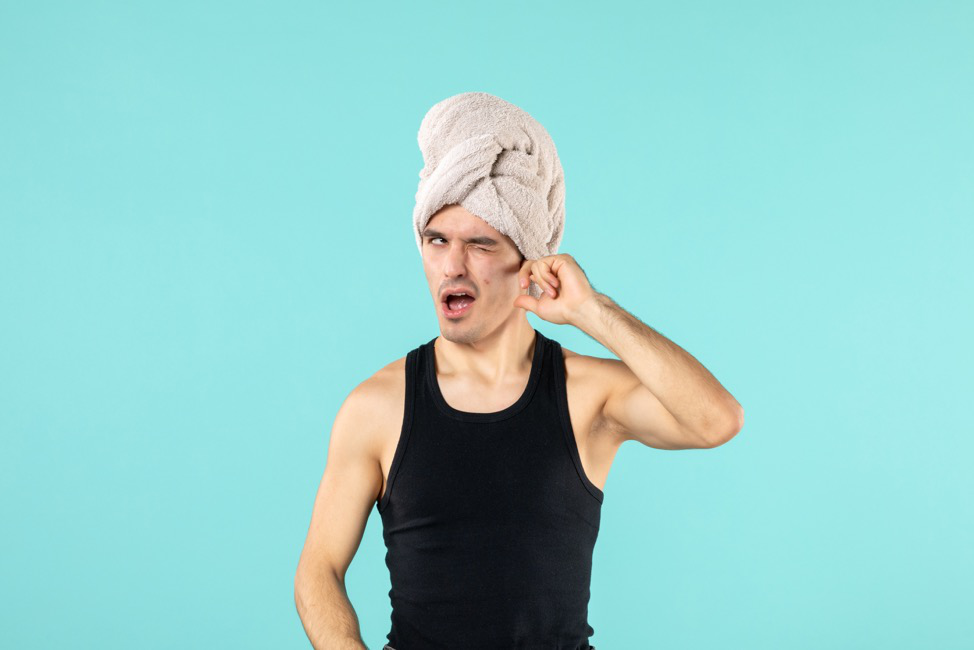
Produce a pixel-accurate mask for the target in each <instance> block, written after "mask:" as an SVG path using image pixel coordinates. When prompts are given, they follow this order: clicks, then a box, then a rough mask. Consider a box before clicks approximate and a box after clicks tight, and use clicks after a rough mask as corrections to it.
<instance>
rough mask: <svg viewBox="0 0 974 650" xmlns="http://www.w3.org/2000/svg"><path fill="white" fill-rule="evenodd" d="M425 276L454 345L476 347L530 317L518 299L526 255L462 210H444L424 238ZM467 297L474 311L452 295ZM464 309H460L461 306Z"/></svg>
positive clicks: (455, 207)
mask: <svg viewBox="0 0 974 650" xmlns="http://www.w3.org/2000/svg"><path fill="white" fill-rule="evenodd" d="M422 254H423V271H424V272H425V273H426V281H427V283H429V288H430V294H431V295H432V297H433V304H434V305H436V313H437V318H438V320H439V322H440V331H441V332H442V333H443V336H444V337H445V338H447V339H449V340H451V341H457V342H473V341H477V340H479V339H481V338H483V337H484V336H486V335H487V334H488V333H490V332H492V331H494V330H496V329H497V328H499V327H500V326H501V325H502V324H503V323H504V322H505V321H508V320H509V319H511V318H517V317H522V318H523V317H525V316H526V314H525V312H524V310H523V309H521V308H519V307H515V306H514V299H515V298H516V297H517V296H519V295H522V294H527V293H528V290H527V289H521V288H520V287H519V286H518V271H519V270H520V269H521V263H522V262H523V261H524V255H522V254H521V252H520V251H519V250H518V248H517V246H516V245H515V244H514V241H513V240H512V239H511V238H510V237H508V236H507V235H504V234H503V233H501V232H498V231H497V230H495V229H494V228H493V227H491V226H490V225H489V224H488V223H487V222H486V221H484V220H483V219H481V218H480V217H478V216H476V215H474V214H471V213H470V212H468V211H467V210H466V209H464V208H463V207H462V206H460V205H447V206H444V207H443V208H441V209H440V210H438V211H437V212H436V213H435V214H434V215H433V217H432V218H431V219H430V220H429V222H428V223H427V224H426V228H424V230H423V233H422ZM459 292H463V293H466V294H467V295H468V296H470V297H471V298H472V302H470V304H469V306H466V307H463V306H462V305H463V300H466V301H469V300H470V298H467V299H459V300H458V299H455V298H450V297H449V296H448V294H452V293H459ZM458 306H459V307H460V309H457V307H458Z"/></svg>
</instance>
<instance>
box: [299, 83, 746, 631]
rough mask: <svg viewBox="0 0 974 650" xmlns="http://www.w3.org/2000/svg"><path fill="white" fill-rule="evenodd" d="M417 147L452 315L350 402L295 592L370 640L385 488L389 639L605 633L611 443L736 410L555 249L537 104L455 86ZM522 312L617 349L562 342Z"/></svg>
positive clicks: (435, 278) (698, 368)
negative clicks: (363, 577)
mask: <svg viewBox="0 0 974 650" xmlns="http://www.w3.org/2000/svg"><path fill="white" fill-rule="evenodd" d="M420 146H421V148H422V149H423V153H424V158H425V160H426V167H425V168H424V170H423V172H421V174H420V176H421V179H422V180H421V184H420V191H419V192H418V193H417V206H416V210H415V211H414V230H415V234H416V237H417V243H418V245H419V249H420V252H421V255H422V261H423V269H424V272H425V274H426V280H427V282H428V284H429V288H430V293H431V295H432V297H433V302H434V305H435V306H436V309H437V318H438V321H439V329H440V335H439V336H438V337H436V338H434V339H432V340H430V341H429V342H428V343H426V344H423V345H420V346H418V347H417V348H415V349H413V350H412V351H410V352H409V353H408V354H407V355H406V356H405V357H402V358H400V359H398V360H396V361H394V362H392V363H390V364H389V365H387V366H386V367H384V368H382V369H381V370H379V371H378V372H376V373H375V374H374V375H373V376H371V377H370V378H368V379H367V380H366V381H364V382H362V383H361V384H360V385H359V386H357V387H356V388H355V389H354V390H353V391H352V392H351V393H350V394H349V395H348V397H347V398H346V399H345V401H344V402H343V404H342V406H341V408H340V409H339V412H338V415H337V417H336V419H335V424H334V427H333V429H332V433H331V439H330V442H329V450H328V461H327V465H326V468H325V471H324V475H323V477H322V480H321V485H320V487H319V489H318V494H317V497H316V499H315V504H314V509H313V513H312V520H311V525H310V528H309V531H308V536H307V539H306V541H305V545H304V549H303V551H302V554H301V558H300V560H299V564H298V569H297V573H296V576H295V601H296V604H297V609H298V612H299V614H300V617H301V620H302V623H303V625H304V627H305V631H306V632H307V634H308V637H309V639H310V640H311V641H312V644H313V645H314V647H315V648H317V649H318V650H322V649H325V648H329V649H330V648H335V649H338V648H343V649H344V648H356V649H362V648H366V646H365V645H364V644H363V642H362V639H361V633H360V630H359V625H358V620H357V617H356V615H355V612H354V610H353V608H352V606H351V603H350V602H349V600H348V596H347V593H346V591H345V586H344V578H345V572H346V570H347V568H348V566H349V564H350V563H351V560H352V557H353V556H354V554H355V552H356V550H357V548H358V545H359V543H360V541H361V538H362V534H363V531H364V529H365V525H366V522H367V520H368V517H369V514H370V511H371V509H372V507H373V506H374V507H376V509H377V510H378V511H379V513H380V516H381V518H382V524H383V538H384V540H385V543H386V546H387V549H388V552H387V555H386V564H387V565H388V567H389V570H390V576H391V578H392V590H391V591H390V592H389V596H390V598H391V601H392V605H393V612H392V629H391V631H390V632H389V634H388V635H387V640H388V643H387V644H386V645H385V646H384V648H385V650H439V649H458V648H464V649H481V648H482V649H487V648H490V649H498V648H517V647H539V648H540V647H545V648H560V649H565V650H567V649H569V648H570V649H572V650H578V649H579V648H582V649H590V650H594V648H595V646H591V645H589V637H590V636H591V635H592V634H593V632H594V630H593V629H592V627H591V626H590V625H589V624H588V621H587V607H588V600H589V583H590V578H591V561H592V551H593V548H594V544H595V541H596V538H597V535H598V528H599V521H600V511H601V504H602V500H603V496H604V494H603V488H604V486H605V483H606V479H607V475H608V472H609V468H610V466H611V464H612V461H613V458H614V457H615V454H616V452H617V450H618V449H619V446H620V445H621V444H622V443H623V442H624V441H626V440H638V441H639V442H641V443H643V444H645V445H647V446H651V447H655V448H657V449H689V448H710V447H715V446H718V445H721V444H723V443H724V442H726V441H728V440H729V439H730V438H732V437H733V436H734V435H736V434H737V432H738V431H739V430H740V428H741V427H742V425H743V410H742V409H741V406H740V405H739V404H738V403H737V401H736V400H735V399H734V398H733V397H732V396H731V395H730V394H729V393H728V392H727V391H726V390H724V389H723V387H722V386H721V385H720V383H719V382H718V381H717V380H716V379H715V378H714V377H713V376H712V375H711V374H710V373H709V372H708V371H707V370H706V369H705V368H704V367H703V366H702V365H701V364H700V363H698V362H697V361H696V360H695V359H694V358H693V357H692V356H690V355H689V354H688V353H687V352H685V351H684V350H683V349H682V348H680V347H679V346H677V345H676V344H675V343H672V342H671V341H669V340H667V339H666V338H664V337H663V336H661V335H660V334H658V333H657V332H655V331H654V330H653V329H651V328H649V327H647V326H646V325H644V324H643V323H642V322H640V321H639V320H638V319H636V318H635V317H633V316H632V315H630V314H629V313H627V312H626V311H625V310H623V309H622V308H621V307H619V306H618V305H617V304H616V303H615V302H613V301H612V300H611V299H610V298H608V297H607V296H605V295H603V294H601V293H599V292H597V291H596V290H595V289H594V288H593V287H592V285H591V284H590V283H589V282H588V279H587V277H586V275H585V273H584V272H583V271H582V269H581V267H580V266H579V265H578V263H577V262H576V261H575V259H574V258H573V257H572V256H571V255H569V254H565V253H561V254H557V253H555V250H556V249H557V247H558V244H559V243H560V240H561V233H562V230H563V228H562V226H563V219H564V208H563V191H564V190H563V175H562V172H561V167H560V163H559V162H558V159H557V155H556V154H555V152H554V147H553V143H552V142H551V141H550V138H549V137H548V136H547V133H546V132H545V131H544V130H543V128H542V127H541V126H540V124H538V123H537V122H536V121H534V120H533V118H531V117H530V116H529V115H527V114H526V113H524V112H523V111H521V109H519V108H517V107H515V106H513V105H512V104H508V103H507V102H504V100H501V99H500V98H497V97H494V96H492V95H487V94H486V93H464V94H462V95H456V96H454V97H451V98H448V99H447V100H444V101H443V102H440V103H439V104H437V105H436V106H434V107H433V109H431V110H430V112H429V113H427V117H426V118H424V121H423V126H422V127H421V129H420ZM528 311H531V312H533V313H534V314H536V315H537V316H538V317H539V318H541V319H543V320H545V321H547V322H549V323H556V324H560V325H573V326H575V327H577V328H579V329H581V330H582V331H584V332H586V333H587V334H588V335H589V336H591V337H592V338H594V339H595V340H597V341H599V342H600V343H602V344H603V345H604V346H605V347H606V348H608V349H609V350H611V351H612V352H613V353H615V354H616V355H617V356H618V357H619V358H618V359H604V358H600V357H591V356H586V355H580V354H576V353H574V352H571V351H569V350H564V349H562V347H561V346H560V344H559V343H558V342H557V341H555V340H554V339H551V338H548V337H546V336H544V335H543V334H542V333H541V332H539V331H536V330H535V329H534V328H533V327H532V326H531V324H530V323H529V321H528V319H527V312H528Z"/></svg>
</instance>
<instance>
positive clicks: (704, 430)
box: [573, 294, 744, 449]
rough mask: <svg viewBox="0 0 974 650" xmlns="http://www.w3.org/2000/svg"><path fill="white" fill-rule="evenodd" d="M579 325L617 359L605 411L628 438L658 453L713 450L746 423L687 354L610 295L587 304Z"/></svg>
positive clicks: (610, 363)
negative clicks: (660, 450)
mask: <svg viewBox="0 0 974 650" xmlns="http://www.w3.org/2000/svg"><path fill="white" fill-rule="evenodd" d="M584 306H585V308H584V309H583V310H582V311H581V312H580V313H579V315H578V318H577V320H576V322H574V323H573V324H574V325H576V326H577V327H578V328H579V329H581V330H583V331H584V332H585V333H586V334H588V335H589V336H591V337H592V338H594V339H596V340H597V341H599V342H600V343H602V344H603V345H604V346H605V347H607V348H609V349H610V350H612V351H613V352H615V353H616V355H618V356H619V358H620V359H621V361H616V360H610V359H606V360H605V362H604V371H605V372H606V373H607V384H608V385H609V386H610V387H611V395H610V396H609V398H608V399H607V400H606V402H605V405H604V408H603V414H604V415H605V416H606V417H607V418H608V419H609V420H610V421H612V422H614V423H616V425H617V427H618V428H619V429H620V430H621V431H622V432H623V435H624V436H625V437H626V439H633V440H639V441H640V442H642V443H643V444H645V445H647V446H650V447H657V448H659V449H690V448H700V447H716V446H718V445H722V444H724V443H725V442H727V441H728V440H730V439H731V438H733V437H734V436H735V435H737V433H738V432H739V431H740V430H741V427H743V426H744V409H743V408H742V407H741V405H740V404H739V403H738V402H737V400H735V399H734V397H733V396H732V395H731V394H730V393H728V392H727V391H726V390H725V389H724V387H723V386H721V384H720V382H719V381H717V379H716V378H715V377H714V376H713V375H712V374H710V372H709V371H708V370H707V369H706V368H704V366H703V365H702V364H701V363H700V362H699V361H697V360H696V359H695V358H694V357H693V356H692V355H691V354H690V353H688V352H687V351H686V350H684V349H683V348H681V347H680V346H679V345H677V344H676V343H674V342H672V341H670V340H669V339H667V338H666V337H664V336H663V335H662V334H659V333H658V332H657V331H656V330H654V329H653V328H651V327H649V326H648V325H646V324H644V323H643V322H642V321H640V320H639V319H638V318H636V317H634V316H633V315H632V314H630V313H628V312H627V311H625V310H624V309H622V307H619V305H617V304H616V303H615V302H614V301H613V300H612V299H611V298H609V297H608V296H604V295H602V294H596V296H595V297H594V298H593V299H592V300H589V301H587V302H586V303H584Z"/></svg>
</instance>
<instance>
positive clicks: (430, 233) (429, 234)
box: [423, 228, 500, 246]
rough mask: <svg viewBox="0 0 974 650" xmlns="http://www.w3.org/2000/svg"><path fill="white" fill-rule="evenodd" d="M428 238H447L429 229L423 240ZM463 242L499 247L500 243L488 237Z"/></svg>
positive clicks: (424, 232) (425, 231)
mask: <svg viewBox="0 0 974 650" xmlns="http://www.w3.org/2000/svg"><path fill="white" fill-rule="evenodd" d="M427 237H432V238H434V239H435V238H436V237H442V238H443V239H446V238H447V237H446V235H444V234H443V233H441V232H440V231H438V230H433V229H432V228H427V229H426V230H424V231H423V238H424V239H425V238H427ZM463 241H465V242H467V243H468V244H483V245H484V246H497V245H498V244H499V243H500V242H499V241H497V240H496V239H492V238H491V237H486V236H480V237H471V238H470V239H464V240H463Z"/></svg>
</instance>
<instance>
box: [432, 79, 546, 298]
mask: <svg viewBox="0 0 974 650" xmlns="http://www.w3.org/2000/svg"><path fill="white" fill-rule="evenodd" d="M418 139H419V148H420V150H421V151H422V152H423V161H424V167H423V169H422V171H420V172H419V179H420V180H419V189H418V191H417V192H416V207H415V208H414V210H413V228H414V230H415V234H416V244H417V246H418V247H419V250H420V254H422V251H423V238H422V234H421V233H422V231H423V229H424V228H426V223H427V222H428V221H429V220H430V217H432V216H433V215H434V214H435V213H436V212H437V211H438V210H439V209H440V208H442V207H443V206H445V205H451V204H458V205H460V206H462V207H463V208H464V209H465V210H467V211H468V212H470V213H471V214H474V215H476V216H478V217H480V218H481V219H483V220H484V221H486V222H487V223H488V224H490V226H491V227H493V228H494V229H495V230H497V231H498V232H500V233H503V234H505V235H507V236H508V237H510V238H511V240H513V242H514V244H515V245H516V246H517V248H518V250H520V251H521V254H522V255H524V257H525V258H527V259H537V258H539V257H544V256H546V255H554V254H555V253H556V252H557V250H558V245H559V244H560V243H561V238H562V234H563V231H564V226H565V174H564V172H563V171H562V167H561V161H560V160H559V159H558V152H557V151H556V150H555V143H554V141H552V139H551V136H549V135H548V132H547V131H546V130H545V128H544V127H543V126H541V124H540V123H539V122H538V121H537V120H535V119H534V118H533V117H531V116H530V115H529V114H528V113H527V112H525V111H524V110H522V109H521V108H519V107H517V106H515V105H514V104H511V103H510V102H507V101H505V100H503V99H501V98H500V97H495V96H494V95H490V94H488V93H482V92H469V93H461V94H459V95H454V96H452V97H448V98H446V99H444V100H442V101H440V102H438V103H437V104H435V105H434V106H433V107H432V108H431V109H429V111H428V112H427V113H426V116H425V117H424V118H423V122H422V124H421V125H420V127H419V136H418ZM530 295H532V296H534V297H535V298H540V297H541V289H540V287H538V286H537V284H535V283H533V282H532V283H531V285H530Z"/></svg>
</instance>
